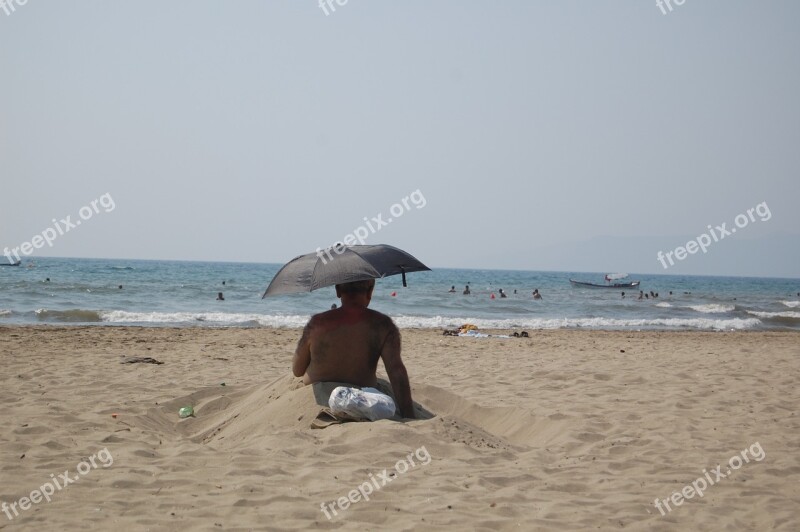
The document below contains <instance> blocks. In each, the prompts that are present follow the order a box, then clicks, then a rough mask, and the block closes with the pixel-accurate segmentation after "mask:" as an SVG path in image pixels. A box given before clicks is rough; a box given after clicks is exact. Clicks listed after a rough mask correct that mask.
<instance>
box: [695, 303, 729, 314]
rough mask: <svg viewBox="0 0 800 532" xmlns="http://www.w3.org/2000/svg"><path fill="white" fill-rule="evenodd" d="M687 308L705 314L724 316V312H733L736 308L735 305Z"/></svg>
mask: <svg viewBox="0 0 800 532" xmlns="http://www.w3.org/2000/svg"><path fill="white" fill-rule="evenodd" d="M686 308H690V309H692V310H696V311H697V312H702V313H703V314H722V313H724V312H732V311H733V309H735V308H736V306H735V305H717V304H714V303H711V304H709V305H689V306H688V307H686Z"/></svg>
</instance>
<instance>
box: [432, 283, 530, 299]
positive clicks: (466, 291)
mask: <svg viewBox="0 0 800 532" xmlns="http://www.w3.org/2000/svg"><path fill="white" fill-rule="evenodd" d="M447 292H448V293H450V294H455V293H456V286H455V285H453V286H451V287H450V290H448V291H447ZM498 293H499V294H500V298H501V299H502V298H504V297H508V294H506V292H505V290H503V289H502V288H500V289H499V290H498ZM516 293H517V291H516V290H514V294H515V295H516ZM462 294H464V295H465V296H468V295H471V294H472V291H471V290H470V289H469V285H466V286H465V287H464V291H463V292H462ZM531 295H532V296H533V299H542V294H540V293H539V289H538V288H536V289H534V291H533V293H531ZM492 298H493V299H494V292H492Z"/></svg>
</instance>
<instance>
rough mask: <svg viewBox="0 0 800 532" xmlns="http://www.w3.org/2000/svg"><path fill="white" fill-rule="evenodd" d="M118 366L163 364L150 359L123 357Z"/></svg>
mask: <svg viewBox="0 0 800 532" xmlns="http://www.w3.org/2000/svg"><path fill="white" fill-rule="evenodd" d="M120 364H163V362H161V361H160V360H156V359H155V358H151V357H123V359H122V362H120Z"/></svg>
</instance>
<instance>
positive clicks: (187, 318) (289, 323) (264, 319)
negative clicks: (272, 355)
mask: <svg viewBox="0 0 800 532" xmlns="http://www.w3.org/2000/svg"><path fill="white" fill-rule="evenodd" d="M751 314H755V313H751ZM767 314H770V313H767ZM784 314H785V313H784ZM788 314H795V315H797V316H796V317H800V313H796V312H795V313H788ZM36 316H37V318H39V319H40V320H43V321H56V322H84V323H86V322H103V323H108V324H117V325H121V324H149V325H198V326H205V327H214V326H217V327H222V326H229V327H286V328H293V329H299V328H302V327H304V326H305V324H306V323H307V322H308V319H309V318H310V316H308V315H299V314H294V315H271V314H248V313H241V314H235V313H226V312H129V311H125V310H110V311H99V312H98V311H91V310H79V309H75V310H64V311H59V310H48V309H39V310H37V311H36ZM765 317H772V316H765ZM392 319H393V320H394V322H395V323H396V324H397V326H398V327H400V328H408V329H445V328H456V327H459V326H460V325H462V324H464V323H473V324H475V325H476V326H478V328H480V329H501V330H502V329H519V328H527V329H579V328H587V329H617V330H619V329H623V330H625V329H642V328H645V329H646V328H667V329H700V330H709V329H711V330H731V329H735V330H745V329H752V328H756V327H758V326H759V325H761V321H760V320H759V319H756V318H746V319H741V318H731V319H712V318H654V319H645V318H643V319H619V318H603V317H596V318H530V317H526V318H504V319H489V318H464V317H459V318H452V317H443V316H435V317H427V316H393V318H392Z"/></svg>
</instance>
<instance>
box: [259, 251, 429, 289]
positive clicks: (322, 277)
mask: <svg viewBox="0 0 800 532" xmlns="http://www.w3.org/2000/svg"><path fill="white" fill-rule="evenodd" d="M340 251H341V253H339V252H340ZM429 270H430V268H428V267H427V266H425V265H424V264H422V263H421V262H420V261H418V260H417V259H416V258H414V257H413V256H412V255H410V254H408V253H406V252H405V251H403V250H402V249H398V248H396V247H393V246H387V245H386V244H379V245H374V246H339V247H334V248H331V249H328V250H319V251H317V252H316V253H308V254H307V255H300V256H299V257H296V258H294V259H292V260H291V261H289V262H288V263H287V264H286V265H285V266H284V267H283V268H281V269H280V270H279V271H278V273H277V274H275V277H274V278H273V279H272V282H271V283H269V286H268V287H267V291H266V292H264V295H263V296H262V299H263V298H264V297H267V296H274V295H278V294H293V293H297V292H311V291H312V290H316V289H317V288H324V287H326V286H333V285H335V284H344V283H351V282H354V281H364V280H367V279H377V278H380V277H386V276H389V275H397V274H401V275H402V276H403V286H406V273H408V272H421V271H429Z"/></svg>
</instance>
